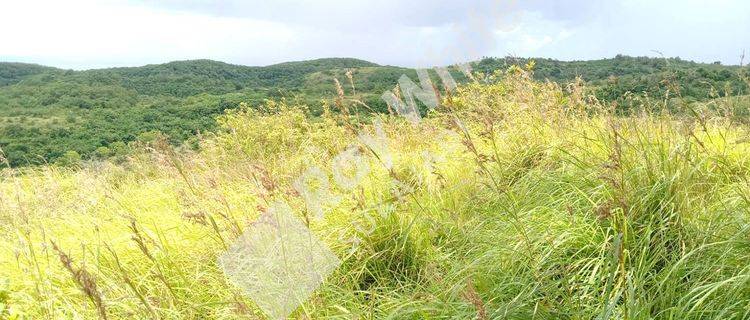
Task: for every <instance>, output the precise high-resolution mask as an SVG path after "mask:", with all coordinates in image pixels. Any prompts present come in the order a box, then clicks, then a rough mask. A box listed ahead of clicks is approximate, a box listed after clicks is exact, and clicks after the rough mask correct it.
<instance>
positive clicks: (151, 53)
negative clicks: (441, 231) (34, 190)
mask: <svg viewBox="0 0 750 320" xmlns="http://www.w3.org/2000/svg"><path fill="white" fill-rule="evenodd" d="M0 30H2V31H0V61H22V62H33V63H39V64H44V65H51V66H57V67H63V68H72V69H89V68H101V67H111V66H137V65H143V64H149V63H163V62H167V61H172V60H185V59H199V58H207V59H214V60H220V61H225V62H230V63H236V64H244V65H268V64H273V63H278V62H284V61H291V60H305V59H313V58H322V57H356V58H361V59H366V60H369V61H373V62H376V63H380V64H391V65H401V66H410V67H425V66H433V65H442V64H451V63H456V62H461V61H467V60H471V59H476V58H479V57H483V56H506V55H514V56H522V57H551V58H557V59H564V60H576V59H596V58H603V57H612V56H614V55H616V54H618V53H623V54H627V55H648V56H658V55H660V53H661V54H663V55H665V56H679V57H681V58H683V59H690V60H696V61H705V62H713V61H717V60H718V61H722V62H724V63H727V64H738V63H739V62H740V56H741V55H742V52H743V50H745V51H747V54H748V59H746V61H747V60H750V1H748V0H711V1H707V0H706V1H697V0H658V1H657V0H613V1H604V0H601V1H596V0H570V1H564V0H559V1H552V0H548V1H542V0H476V1H461V0H411V1H404V0H368V1H365V0H361V1H359V0H346V1H342V0H297V1H292V0H245V1H239V0H228V1H211V0H152V1H145V0H142V1H139V0H130V1H126V0H112V1H108V0H104V1H101V0H100V1H89V0H71V1H36V0H19V1H11V0H0ZM657 52H659V53H657Z"/></svg>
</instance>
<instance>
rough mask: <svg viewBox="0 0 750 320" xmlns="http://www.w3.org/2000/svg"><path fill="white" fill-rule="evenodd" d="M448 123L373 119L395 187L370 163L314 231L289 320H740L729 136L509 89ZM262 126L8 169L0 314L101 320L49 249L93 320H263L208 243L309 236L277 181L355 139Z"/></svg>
mask: <svg viewBox="0 0 750 320" xmlns="http://www.w3.org/2000/svg"><path fill="white" fill-rule="evenodd" d="M448 105H450V106H452V108H451V110H452V111H451V112H449V111H448V110H446V109H441V111H439V112H437V113H435V114H432V115H431V116H430V117H429V118H428V119H425V120H424V121H423V122H422V123H421V124H420V125H417V126H413V125H411V124H409V123H407V122H405V121H404V120H403V119H399V118H395V117H390V116H384V117H383V118H382V121H383V122H382V123H383V127H382V128H383V131H384V133H385V135H386V137H387V144H388V148H387V149H388V150H390V152H391V154H392V160H393V164H394V166H393V170H392V171H391V172H389V171H387V170H385V169H384V167H383V166H382V165H381V162H379V161H377V160H376V158H375V157H373V155H372V154H369V153H368V158H367V159H368V161H369V164H370V166H371V168H372V170H371V171H370V172H369V174H368V175H367V176H366V177H365V180H364V181H362V183H361V184H360V185H359V186H358V187H356V188H355V189H353V190H349V191H347V190H345V189H341V188H338V187H336V188H335V193H336V194H338V195H340V196H341V197H342V200H341V202H339V203H338V204H337V205H332V206H327V207H326V211H325V216H324V219H322V220H313V221H312V224H311V227H312V229H313V230H314V232H315V234H316V235H317V236H318V237H320V238H322V239H323V240H324V241H326V242H327V243H328V244H329V245H330V246H331V248H333V250H334V252H335V253H336V254H337V255H338V256H339V257H340V258H341V259H342V260H343V265H342V267H341V268H339V269H338V270H337V271H336V272H335V273H334V274H333V275H331V276H329V277H328V280H327V281H326V283H325V284H324V285H323V286H322V287H321V288H320V289H319V290H317V291H316V293H315V295H314V296H313V297H312V298H311V299H309V300H308V301H307V302H306V303H305V306H304V308H300V309H298V310H297V311H296V313H295V315H294V316H295V317H296V318H314V319H317V318H327V317H331V318H341V317H343V318H351V317H360V318H378V319H379V318H386V317H391V318H394V319H442V318H477V317H478V318H480V319H485V318H486V319H494V318H514V319H529V318H535V319H591V318H594V317H599V318H601V319H622V318H625V317H627V318H628V319H648V318H656V319H705V318H722V319H746V318H747V317H748V316H750V314H749V313H750V311H748V310H749V309H748V308H747V306H748V305H749V304H750V268H749V267H748V265H747V261H748V260H750V238H748V237H747V235H748V234H749V233H748V231H749V230H748V225H750V224H749V223H750V212H749V211H748V210H749V209H750V201H748V199H750V197H749V196H750V188H749V186H748V184H747V183H746V181H747V177H748V174H749V173H750V162H748V159H747V157H746V156H745V155H746V154H747V153H748V152H749V151H750V150H749V149H750V146H749V145H748V144H747V141H748V129H747V127H746V126H744V125H738V124H731V123H730V122H729V121H728V119H727V118H723V117H717V116H711V115H710V114H706V115H705V117H701V118H698V119H695V118H675V117H671V116H668V115H649V114H641V115H639V116H637V117H628V118H622V117H615V116H613V115H611V114H610V113H608V112H607V111H604V109H603V108H601V106H599V105H596V104H592V103H590V102H587V101H585V100H582V99H581V96H580V95H579V93H578V92H575V91H574V92H573V93H565V92H564V91H562V90H560V89H559V88H558V87H556V86H555V85H553V84H541V83H537V82H533V81H530V80H529V79H528V77H527V76H526V75H525V73H523V72H519V71H516V72H515V73H514V74H513V75H512V76H511V77H509V78H506V80H504V81H501V82H499V83H496V84H493V85H480V84H472V85H468V86H465V87H463V88H462V89H461V90H460V92H458V93H457V94H455V95H454V99H453V100H451V101H449V102H448ZM269 108H270V109H273V110H274V111H273V112H270V113H260V112H257V111H253V110H242V111H238V112H233V113H230V114H229V115H227V116H225V117H223V118H222V119H221V121H220V122H221V124H222V127H223V128H224V129H226V130H224V131H222V132H225V133H219V134H217V135H213V136H209V137H206V140H204V141H203V151H202V152H201V153H198V154H195V153H190V152H187V153H175V152H174V150H173V149H172V148H171V147H169V145H168V144H165V143H158V142H157V143H155V144H153V145H151V147H152V148H151V149H150V150H151V151H149V152H145V151H144V152H143V153H137V154H136V155H135V156H134V158H133V159H131V161H129V162H128V164H127V165H125V166H115V165H111V164H106V163H105V164H102V165H99V166H91V167H88V168H85V169H82V170H79V171H71V170H69V169H60V168H55V167H45V168H36V169H25V171H26V172H25V173H24V174H21V175H16V174H13V172H11V171H7V170H6V171H4V172H3V174H4V176H3V181H2V183H0V190H2V192H0V206H1V207H0V209H2V210H0V213H2V215H0V220H1V221H3V223H2V224H0V228H2V229H0V230H2V231H0V236H2V240H3V241H5V243H6V244H7V245H5V246H2V247H0V270H1V271H0V279H3V280H0V281H5V283H6V285H5V287H4V290H5V291H4V292H3V293H2V294H0V306H3V307H4V308H10V311H4V312H6V315H7V312H10V313H11V314H19V315H26V316H28V317H30V318H44V317H48V318H50V317H52V318H55V317H57V318H70V317H83V318H93V317H96V314H97V312H98V311H97V308H96V303H94V302H92V301H97V300H96V299H94V300H91V299H88V298H87V297H86V295H85V294H84V293H83V292H82V290H80V288H79V287H78V286H77V285H76V283H75V282H74V281H73V280H72V279H73V278H72V277H71V273H70V272H69V271H67V270H65V269H64V268H63V265H62V264H61V262H60V261H59V260H60V256H61V254H60V252H57V251H55V250H54V249H53V248H52V246H51V244H52V243H55V244H56V245H57V246H58V247H59V248H60V250H61V251H62V252H64V253H65V254H66V257H69V258H71V259H72V260H73V264H72V268H73V269H74V270H76V271H77V270H79V269H82V270H86V272H87V273H90V274H91V275H92V276H93V277H94V278H95V281H96V282H95V283H96V288H95V290H92V291H91V292H94V293H93V294H92V296H93V297H102V302H101V303H100V305H101V306H102V307H101V309H102V310H104V312H106V314H107V315H108V316H109V317H110V318H114V319H118V318H132V317H134V316H135V317H139V318H149V317H153V316H158V317H160V318H166V319H182V318H213V319H240V318H247V317H248V315H254V316H250V318H254V317H255V316H258V317H260V312H259V311H258V310H257V308H256V306H255V305H254V304H253V302H252V300H251V299H249V298H248V297H246V296H243V294H242V292H241V291H240V290H239V289H237V288H235V287H233V286H232V285H231V284H230V283H227V280H226V279H225V278H224V276H223V275H222V273H221V272H220V270H219V269H218V267H217V264H216V259H217V257H218V256H219V255H220V254H221V253H222V252H223V251H224V250H225V249H224V248H225V247H224V243H226V242H231V241H233V240H234V239H235V238H237V237H238V236H239V234H240V233H241V231H242V230H243V229H244V228H246V226H247V224H248V223H249V222H251V221H253V220H254V219H256V218H257V217H258V215H259V214H260V211H262V210H264V209H265V208H267V207H268V206H269V205H270V204H271V203H272V202H273V201H276V200H283V201H286V202H287V203H289V204H290V205H291V206H292V208H293V209H294V212H295V214H296V215H297V216H298V217H299V218H300V219H304V212H305V205H304V204H303V202H302V200H301V199H300V198H299V195H298V194H296V193H295V192H294V191H293V189H292V183H293V181H294V180H295V179H296V177H298V176H299V175H300V173H301V172H303V171H304V170H305V169H306V168H309V167H311V166H314V165H317V166H319V167H320V168H321V169H322V170H323V171H324V172H325V173H326V174H327V175H329V176H330V175H331V171H330V170H331V169H330V168H331V166H330V164H331V163H332V161H333V159H334V156H335V155H336V154H337V153H338V152H340V151H342V150H344V149H345V148H346V147H347V145H349V144H350V143H353V142H354V141H356V138H355V136H354V134H353V133H352V131H350V130H349V129H348V128H349V125H347V123H350V122H354V123H358V122H357V121H350V120H347V119H344V118H341V117H340V116H335V115H326V116H323V117H322V118H320V119H316V120H311V119H309V118H307V117H305V112H304V111H303V110H300V109H298V108H294V107H286V106H283V105H274V106H271V107H269ZM456 118H458V119H460V120H461V121H462V122H463V123H464V126H462V127H459V126H456V124H455V119H456ZM463 129H465V130H463ZM357 131H363V132H370V133H372V132H373V131H374V128H373V127H372V126H371V125H361V127H358V128H357ZM425 151H428V152H427V153H426V152H425ZM376 152H379V154H378V156H379V157H380V158H381V159H384V158H386V157H384V155H385V154H384V153H383V150H379V151H376ZM394 181H399V183H394ZM331 183H333V182H331ZM410 189H411V190H410ZM373 210H374V211H373ZM373 212H377V213H373ZM368 215H369V216H370V217H371V218H369V219H366V218H365V217H366V216H368ZM212 222H215V224H214V223H212ZM358 226H359V227H358ZM366 230H372V231H366ZM355 234H357V235H358V236H359V237H360V238H361V239H362V241H361V243H360V244H359V246H358V247H357V248H356V250H355V251H353V252H351V251H350V249H351V243H348V241H347V240H348V239H350V238H351V236H352V235H355ZM139 246H140V247H139ZM79 274H80V273H79ZM0 283H2V282H0ZM88 287H89V288H91V287H92V285H91V282H88Z"/></svg>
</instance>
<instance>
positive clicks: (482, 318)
mask: <svg viewBox="0 0 750 320" xmlns="http://www.w3.org/2000/svg"><path fill="white" fill-rule="evenodd" d="M463 297H464V299H466V301H468V302H469V303H471V304H472V305H473V306H474V309H476V310H477V319H479V320H487V319H489V318H488V317H487V308H485V306H484V301H482V297H480V296H479V293H477V289H476V288H474V282H473V281H472V280H471V278H469V279H466V289H465V290H464V292H463Z"/></svg>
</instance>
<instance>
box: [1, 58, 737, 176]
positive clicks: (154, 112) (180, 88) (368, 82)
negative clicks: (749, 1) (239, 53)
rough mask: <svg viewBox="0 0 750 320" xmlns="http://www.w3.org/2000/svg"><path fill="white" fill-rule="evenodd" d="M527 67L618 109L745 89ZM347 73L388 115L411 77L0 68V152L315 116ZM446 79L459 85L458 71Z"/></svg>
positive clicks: (596, 65) (177, 139)
mask: <svg viewBox="0 0 750 320" xmlns="http://www.w3.org/2000/svg"><path fill="white" fill-rule="evenodd" d="M535 61H536V67H535V77H536V78H538V79H550V80H552V81H556V82H559V83H563V84H564V83H567V82H570V81H574V80H575V79H576V77H577V76H581V77H582V78H583V80H585V81H586V82H588V83H589V85H590V86H591V87H592V88H593V89H594V94H595V95H596V96H597V97H598V98H600V99H601V100H603V101H609V102H616V103H618V104H619V105H621V108H623V110H627V108H630V107H631V105H632V103H631V102H629V101H626V100H627V97H629V95H626V94H625V93H626V92H629V91H630V92H635V93H637V94H641V93H646V94H649V95H650V96H659V97H663V96H664V95H665V93H666V92H667V90H668V89H670V88H671V86H672V85H673V84H674V83H677V84H678V86H679V87H680V88H681V90H679V91H680V93H679V95H675V93H674V92H672V95H673V96H677V97H682V98H684V99H689V100H691V101H704V100H706V99H711V98H716V97H722V96H726V95H733V94H746V93H747V88H746V84H745V83H744V82H743V81H742V79H741V77H740V76H739V74H740V72H741V70H740V68H739V67H736V66H721V65H715V64H699V63H693V62H687V61H682V60H679V59H668V60H665V59H655V58H631V57H621V56H618V57H616V58H614V59H605V60H596V61H576V62H563V61H556V60H549V59H536V60H535ZM527 62H528V60H527V59H510V58H502V59H492V58H488V59H483V60H481V61H479V62H476V63H474V69H475V70H476V71H481V72H484V73H492V72H495V71H496V70H505V69H507V67H508V66H509V65H512V64H526V63H527ZM350 69H351V70H352V71H353V79H354V86H355V89H356V91H357V95H356V97H357V98H358V99H360V100H362V101H365V102H366V103H367V104H368V105H370V106H371V107H372V108H373V109H375V110H376V111H381V112H384V111H386V110H387V109H386V107H385V105H384V103H383V102H382V101H380V95H381V94H382V93H383V92H384V91H385V90H390V89H392V88H393V87H394V86H395V84H396V83H397V82H398V78H399V77H400V76H401V75H403V74H406V75H408V76H409V77H411V78H412V79H415V80H416V73H415V71H414V70H411V69H406V68H400V67H392V66H380V65H377V64H374V63H371V62H367V61H363V60H358V59H349V58H331V59H318V60H311V61H300V62H287V63H281V64H276V65H271V66H265V67H248V66H240V65H232V64H227V63H223V62H218V61H211V60H191V61H176V62H170V63H165V64H158V65H147V66H142V67H131V68H110V69H97V70H86V71H72V70H60V69H56V68H50V67H43V66H39V65H31V64H20V63H0V148H2V150H3V152H4V155H5V158H7V159H8V161H9V163H10V164H11V165H13V166H22V165H28V164H42V163H47V162H53V161H56V160H57V159H59V158H61V157H62V156H63V155H65V154H66V152H69V151H75V153H74V154H72V155H73V156H77V155H76V154H78V155H81V156H82V157H83V158H92V157H109V156H111V155H113V154H117V153H122V152H126V151H125V150H126V149H127V144H128V143H130V142H132V141H136V140H139V139H149V137H153V135H154V133H155V132H161V133H163V134H165V135H167V136H168V137H169V138H170V141H171V142H172V143H174V144H179V143H183V142H185V141H187V140H190V139H191V138H192V137H194V136H195V134H196V133H197V132H201V131H207V130H213V129H215V128H216V121H215V117H216V116H217V115H220V114H222V113H224V111H225V110H227V109H233V108H236V107H237V106H238V105H239V103H241V102H245V103H247V104H249V105H251V106H257V105H260V104H262V103H263V101H264V100H266V99H273V100H279V99H286V100H287V101H288V102H290V103H299V104H305V105H307V106H309V107H310V110H309V112H310V113H311V114H312V115H319V114H320V113H321V111H322V108H321V103H320V102H321V100H324V99H327V100H330V99H332V98H333V97H335V96H336V89H335V86H334V82H333V78H338V79H339V80H340V81H341V83H342V85H343V86H344V87H345V89H346V90H347V94H351V93H352V92H349V91H350V90H351V85H350V84H349V83H348V80H347V77H346V75H345V73H346V71H347V70H350ZM742 72H744V73H745V74H747V70H744V71H742ZM455 75H456V78H457V80H458V81H459V82H462V81H465V78H463V77H461V76H460V73H459V72H457V71H456V72H455ZM433 77H434V78H435V79H437V76H436V75H435V74H433ZM351 91H353V90H351Z"/></svg>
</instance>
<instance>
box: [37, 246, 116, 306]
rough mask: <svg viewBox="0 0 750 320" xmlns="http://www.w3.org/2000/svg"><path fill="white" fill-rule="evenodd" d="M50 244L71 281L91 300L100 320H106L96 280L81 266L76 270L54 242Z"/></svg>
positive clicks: (71, 261) (70, 260)
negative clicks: (68, 273)
mask: <svg viewBox="0 0 750 320" xmlns="http://www.w3.org/2000/svg"><path fill="white" fill-rule="evenodd" d="M50 242H51V243H52V249H54V250H55V252H56V253H57V255H58V257H59V258H60V262H61V263H62V265H63V267H65V269H66V270H68V272H70V274H71V276H73V281H75V283H76V284H77V285H78V286H79V287H80V288H81V291H83V293H84V294H85V295H86V297H88V298H89V300H91V302H92V303H93V304H94V306H96V310H97V312H98V313H99V318H100V319H107V310H106V308H105V306H104V299H103V298H102V294H101V293H100V292H99V289H98V288H97V286H96V280H95V279H94V276H93V275H91V273H89V272H88V271H87V270H86V268H84V267H83V266H81V267H80V268H76V267H75V266H74V265H73V260H72V259H71V258H70V256H68V255H67V254H66V253H65V252H63V251H62V250H61V249H60V248H59V247H58V246H57V243H55V242H54V241H50Z"/></svg>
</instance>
